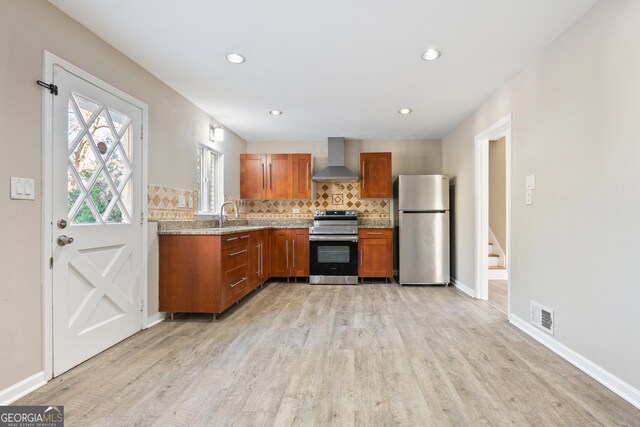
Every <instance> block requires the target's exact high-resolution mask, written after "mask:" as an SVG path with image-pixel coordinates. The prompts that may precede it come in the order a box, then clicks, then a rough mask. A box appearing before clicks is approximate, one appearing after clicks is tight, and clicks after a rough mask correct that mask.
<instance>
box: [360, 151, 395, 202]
mask: <svg viewBox="0 0 640 427" xmlns="http://www.w3.org/2000/svg"><path fill="white" fill-rule="evenodd" d="M392 196H393V194H392V187H391V153H360V198H362V199H389V198H391V197H392Z"/></svg>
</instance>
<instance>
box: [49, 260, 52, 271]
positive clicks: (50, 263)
mask: <svg viewBox="0 0 640 427" xmlns="http://www.w3.org/2000/svg"><path fill="white" fill-rule="evenodd" d="M49 270H53V257H51V258H49Z"/></svg>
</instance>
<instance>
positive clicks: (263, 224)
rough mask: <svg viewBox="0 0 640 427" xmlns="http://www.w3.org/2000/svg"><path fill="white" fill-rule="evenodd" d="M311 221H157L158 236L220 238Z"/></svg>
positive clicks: (384, 224)
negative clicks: (223, 222)
mask: <svg viewBox="0 0 640 427" xmlns="http://www.w3.org/2000/svg"><path fill="white" fill-rule="evenodd" d="M312 225H313V221H304V220H302V221H300V220H291V221H255V222H251V223H250V222H249V221H229V223H228V225H225V226H224V227H222V228H219V227H218V226H217V221H159V222H158V234H160V235H193V236H222V235H225V234H233V233H243V232H246V231H256V230H271V229H276V230H278V229H293V228H309V227H311V226H312ZM358 227H359V228H363V229H365V228H393V225H392V224H391V222H390V221H388V220H365V221H360V223H359V224H358Z"/></svg>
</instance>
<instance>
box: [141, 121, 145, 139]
mask: <svg viewBox="0 0 640 427" xmlns="http://www.w3.org/2000/svg"><path fill="white" fill-rule="evenodd" d="M140 139H141V140H144V123H143V124H141V125H140Z"/></svg>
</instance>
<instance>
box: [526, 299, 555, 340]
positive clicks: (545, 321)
mask: <svg viewBox="0 0 640 427" xmlns="http://www.w3.org/2000/svg"><path fill="white" fill-rule="evenodd" d="M531 323H532V324H533V325H535V326H537V327H538V328H540V329H542V330H543V331H545V332H548V333H550V334H551V335H553V310H551V309H549V308H547V307H544V306H542V305H540V304H538V303H537V302H533V301H531Z"/></svg>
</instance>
